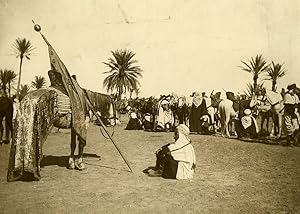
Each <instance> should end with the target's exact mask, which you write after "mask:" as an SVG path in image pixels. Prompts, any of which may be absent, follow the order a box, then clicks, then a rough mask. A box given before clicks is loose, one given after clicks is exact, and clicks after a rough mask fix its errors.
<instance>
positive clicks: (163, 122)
mask: <svg viewBox="0 0 300 214" xmlns="http://www.w3.org/2000/svg"><path fill="white" fill-rule="evenodd" d="M173 124H174V117H173V112H172V111H171V109H170V105H169V102H168V101H167V100H162V101H161V103H160V104H159V109H158V116H157V130H160V131H170V129H171V127H172V126H173Z"/></svg>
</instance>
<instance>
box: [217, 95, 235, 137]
mask: <svg viewBox="0 0 300 214" xmlns="http://www.w3.org/2000/svg"><path fill="white" fill-rule="evenodd" d="M218 111H219V113H220V121H221V135H222V136H223V137H224V136H227V137H229V136H230V134H229V128H228V127H229V123H230V122H231V121H232V119H233V118H236V117H237V113H236V111H235V110H234V108H233V101H231V100H229V99H227V98H226V99H223V100H222V101H221V102H220V103H219V106H218Z"/></svg>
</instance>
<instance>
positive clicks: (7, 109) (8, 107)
mask: <svg viewBox="0 0 300 214" xmlns="http://www.w3.org/2000/svg"><path fill="white" fill-rule="evenodd" d="M12 99H13V98H8V97H0V143H1V144H2V143H5V144H7V143H9V142H10V138H11V137H10V136H11V133H12V129H13V125H12V121H13V101H12ZM4 118H5V132H4V127H3V119H4ZM3 132H4V133H5V135H4V140H3Z"/></svg>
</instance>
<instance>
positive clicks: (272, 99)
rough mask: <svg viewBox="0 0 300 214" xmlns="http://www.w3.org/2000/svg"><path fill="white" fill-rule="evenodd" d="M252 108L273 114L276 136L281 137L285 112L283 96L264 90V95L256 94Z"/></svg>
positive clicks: (253, 97) (251, 104) (252, 100)
mask: <svg viewBox="0 0 300 214" xmlns="http://www.w3.org/2000/svg"><path fill="white" fill-rule="evenodd" d="M250 107H256V108H257V109H258V110H259V111H260V112H268V111H270V112H271V113H272V119H273V122H274V127H273V130H272V132H273V133H274V136H277V137H280V136H281V134H282V116H283V112H284V104H283V98H282V96H281V94H279V93H277V92H274V91H270V90H264V91H263V92H262V94H255V95H253V96H252V98H251V102H250Z"/></svg>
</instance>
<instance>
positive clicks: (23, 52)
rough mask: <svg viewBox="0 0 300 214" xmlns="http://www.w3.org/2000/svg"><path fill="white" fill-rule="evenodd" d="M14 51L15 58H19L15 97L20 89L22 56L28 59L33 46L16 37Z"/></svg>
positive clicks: (27, 41)
mask: <svg viewBox="0 0 300 214" xmlns="http://www.w3.org/2000/svg"><path fill="white" fill-rule="evenodd" d="M13 49H14V52H15V54H16V56H17V58H20V69H19V79H18V85H17V98H19V90H20V83H21V73H22V64H23V58H24V57H25V58H26V59H28V60H30V55H31V53H32V51H33V49H34V48H33V46H32V45H31V43H30V41H29V40H27V39H25V38H23V39H20V38H18V39H16V41H15V43H14V44H13Z"/></svg>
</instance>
